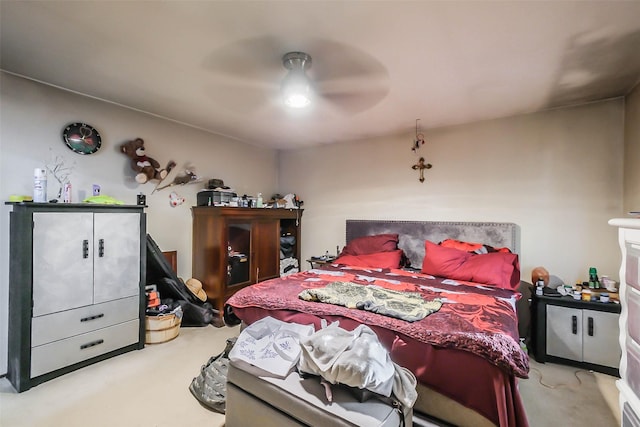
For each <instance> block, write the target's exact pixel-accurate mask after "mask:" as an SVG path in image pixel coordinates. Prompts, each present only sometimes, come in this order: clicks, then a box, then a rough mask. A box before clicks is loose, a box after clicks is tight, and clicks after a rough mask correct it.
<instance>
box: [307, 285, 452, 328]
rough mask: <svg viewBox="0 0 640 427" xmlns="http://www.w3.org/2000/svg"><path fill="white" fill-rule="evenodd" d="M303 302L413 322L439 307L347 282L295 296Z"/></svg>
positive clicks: (415, 295) (437, 302) (414, 294)
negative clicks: (315, 302)
mask: <svg viewBox="0 0 640 427" xmlns="http://www.w3.org/2000/svg"><path fill="white" fill-rule="evenodd" d="M298 296H299V297H300V298H302V299H303V300H305V301H317V302H323V303H327V304H336V305H342V306H344V307H348V308H358V309H361V310H367V311H371V312H373V313H378V314H382V315H383V316H390V317H395V318H397V319H402V320H406V321H407V322H415V321H417V320H420V319H424V318H425V317H427V316H428V315H430V314H431V313H435V312H436V311H438V310H440V307H442V302H441V301H440V300H439V299H434V300H432V301H425V300H424V298H422V295H421V294H419V293H418V292H399V291H394V290H392V289H385V288H382V287H380V286H375V285H371V286H365V285H359V284H357V283H351V282H340V281H336V282H331V283H329V284H328V285H327V286H325V287H324V288H316V289H306V290H304V291H302V292H300V295H298Z"/></svg>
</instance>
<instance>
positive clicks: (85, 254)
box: [82, 239, 89, 258]
mask: <svg viewBox="0 0 640 427" xmlns="http://www.w3.org/2000/svg"><path fill="white" fill-rule="evenodd" d="M82 258H89V241H88V240H86V239H85V240H83V241H82Z"/></svg>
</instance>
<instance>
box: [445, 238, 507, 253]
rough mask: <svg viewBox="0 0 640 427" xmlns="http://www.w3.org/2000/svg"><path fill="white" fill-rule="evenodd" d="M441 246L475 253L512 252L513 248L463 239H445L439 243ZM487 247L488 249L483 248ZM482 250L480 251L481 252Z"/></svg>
mask: <svg viewBox="0 0 640 427" xmlns="http://www.w3.org/2000/svg"><path fill="white" fill-rule="evenodd" d="M439 244H440V246H444V247H445V248H454V249H459V250H461V251H465V252H475V253H491V252H505V253H511V249H509V248H494V247H493V246H489V245H485V244H482V243H474V242H465V241H463V240H456V239H445V240H443V241H442V242H440V243H439ZM483 248H484V249H486V250H483ZM479 251H480V252H479Z"/></svg>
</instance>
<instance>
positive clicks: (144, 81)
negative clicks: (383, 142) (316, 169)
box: [0, 0, 640, 149]
mask: <svg viewBox="0 0 640 427" xmlns="http://www.w3.org/2000/svg"><path fill="white" fill-rule="evenodd" d="M0 19H1V21H0V54H1V56H0V59H1V63H0V67H1V68H2V69H3V70H5V71H8V72H11V73H16V74H18V75H23V76H26V77H29V78H32V79H35V80H39V81H43V82H47V83H50V84H53V85H56V86H60V87H62V88H66V89H70V90H73V91H76V92H79V93H83V94H87V95H90V96H93V97H97V98H101V99H104V100H109V101H112V102H116V103H118V104H122V105H125V106H128V107H131V108H135V109H137V110H142V111H146V112H149V113H152V114H156V115H159V116H163V117H166V118H170V119H172V120H176V121H179V122H183V123H186V124H189V125H191V126H195V127H197V128H201V129H205V130H208V131H211V132H214V133H217V134H222V135H226V136H229V137H233V138H236V139H238V140H242V141H247V142H250V143H252V144H256V145H264V146H267V147H274V148H281V149H286V148H294V147H303V146H308V145H316V144H324V143H335V142H340V141H345V140H352V139H360V138H367V137H372V136H378V135H390V134H398V133H406V134H407V135H408V136H409V135H411V134H412V132H413V129H414V127H415V120H416V119H420V126H421V129H422V130H427V129H428V128H432V127H439V126H446V125H453V124H460V123H467V122H473V121H478V120H484V119H491V118H498V117H505V116H511V115H516V114H522V113H529V112H534V111H539V110H544V109H549V108H554V107H559V106H566V105H574V104H579V103H584V102H589V101H595V100H600V99H607V98H611V97H618V96H624V95H626V94H628V93H629V92H630V90H631V89H632V88H633V87H634V86H635V85H636V84H637V82H638V81H639V78H640V1H624V2H622V1H600V2H585V1H550V2H542V1H531V2H525V1H511V2H509V1H499V2H489V1H455V2H454V1H451V2H435V1H411V2H405V1H378V2H374V1H258V2H254V1H122V2H115V1H8V0H0ZM289 51H304V52H306V53H308V54H310V55H311V56H312V58H313V64H312V67H311V69H310V70H309V72H308V74H309V76H310V77H311V78H312V79H313V80H314V81H315V82H316V85H317V90H318V92H320V93H321V95H320V96H319V97H318V99H316V101H315V103H314V107H313V108H310V109H308V110H306V111H304V112H297V113H293V112H291V111H289V110H287V109H285V108H284V106H282V105H281V103H280V100H279V97H278V90H279V84H280V81H281V80H282V78H283V77H284V76H285V74H286V70H285V68H284V67H283V65H282V61H281V58H282V56H283V55H284V54H285V53H287V52H289ZM78 120H82V118H81V117H78ZM427 138H428V133H427Z"/></svg>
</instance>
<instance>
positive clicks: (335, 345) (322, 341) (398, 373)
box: [298, 322, 417, 408]
mask: <svg viewBox="0 0 640 427" xmlns="http://www.w3.org/2000/svg"><path fill="white" fill-rule="evenodd" d="M300 345H301V348H302V353H301V355H300V360H299V362H298V370H300V371H301V372H307V373H311V374H315V375H319V376H321V377H322V378H324V379H325V380H327V381H328V382H330V383H332V384H338V383H340V384H346V385H348V386H351V387H357V388H361V389H367V390H370V391H372V392H374V393H378V394H381V395H383V396H386V397H389V396H391V394H392V393H393V394H394V395H395V397H396V399H398V400H399V401H400V403H402V405H403V406H404V407H405V408H410V407H412V406H413V404H414V403H415V400H416V398H417V392H416V389H415V387H416V378H415V376H414V375H413V373H411V372H410V371H409V370H407V369H405V368H402V367H400V366H398V365H396V364H395V363H394V362H392V361H391V358H390V357H389V352H388V351H387V350H386V349H385V348H384V347H383V346H382V344H381V343H380V341H379V340H378V337H377V336H376V334H375V333H374V332H373V330H372V329H371V328H369V327H368V326H366V325H359V326H358V327H357V328H356V329H354V330H353V331H347V330H345V329H342V328H340V327H339V326H338V322H334V323H332V324H331V325H329V326H327V327H324V328H323V329H320V330H319V331H317V332H315V333H314V334H312V335H310V336H307V337H301V338H300Z"/></svg>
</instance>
